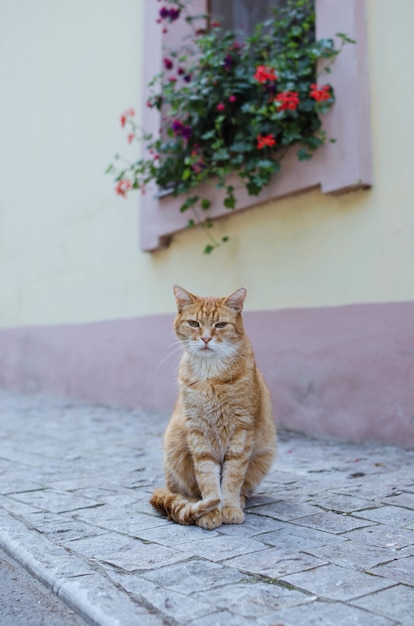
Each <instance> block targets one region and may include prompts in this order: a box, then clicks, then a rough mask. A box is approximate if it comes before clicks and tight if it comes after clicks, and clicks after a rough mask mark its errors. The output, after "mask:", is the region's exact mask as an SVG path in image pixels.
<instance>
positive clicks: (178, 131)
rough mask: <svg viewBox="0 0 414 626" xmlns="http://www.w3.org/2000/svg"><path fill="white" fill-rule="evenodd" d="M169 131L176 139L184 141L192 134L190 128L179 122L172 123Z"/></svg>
mask: <svg viewBox="0 0 414 626" xmlns="http://www.w3.org/2000/svg"><path fill="white" fill-rule="evenodd" d="M171 130H172V131H173V133H174V135H175V136H176V137H184V139H189V138H190V137H191V135H192V133H193V129H192V128H191V126H186V125H185V124H183V122H181V121H180V120H173V121H172V124H171Z"/></svg>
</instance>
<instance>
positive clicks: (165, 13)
mask: <svg viewBox="0 0 414 626" xmlns="http://www.w3.org/2000/svg"><path fill="white" fill-rule="evenodd" d="M179 17H180V9H179V8H177V7H173V8H172V9H167V7H162V8H161V9H160V18H161V19H162V20H168V21H170V22H175V20H178V18H179Z"/></svg>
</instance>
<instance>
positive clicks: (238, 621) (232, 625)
mask: <svg viewBox="0 0 414 626" xmlns="http://www.w3.org/2000/svg"><path fill="white" fill-rule="evenodd" d="M254 623H255V624H258V621H257V619H256V620H255V621H254ZM186 624H191V626H252V620H251V618H249V617H242V616H241V615H234V614H233V613H230V611H217V612H215V613H210V614H209V615H205V616H204V617H200V618H197V619H195V620H190V621H188V622H186Z"/></svg>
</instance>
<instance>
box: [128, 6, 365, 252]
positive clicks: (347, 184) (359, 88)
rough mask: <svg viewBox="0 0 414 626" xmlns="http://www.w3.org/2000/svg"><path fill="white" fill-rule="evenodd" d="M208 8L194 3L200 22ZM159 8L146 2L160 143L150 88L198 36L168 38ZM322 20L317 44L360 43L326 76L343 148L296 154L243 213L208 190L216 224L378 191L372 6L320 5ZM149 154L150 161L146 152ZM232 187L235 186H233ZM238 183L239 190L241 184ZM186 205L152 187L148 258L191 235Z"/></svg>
mask: <svg viewBox="0 0 414 626" xmlns="http://www.w3.org/2000/svg"><path fill="white" fill-rule="evenodd" d="M207 6H208V0H193V3H192V4H191V7H192V10H193V11H194V13H195V14H202V13H205V12H206V11H207ZM159 7H160V5H159V3H157V2H154V0H145V3H144V21H143V23H144V25H145V28H144V37H143V46H144V53H143V77H142V78H143V103H144V107H143V113H142V124H143V128H144V129H145V132H151V133H153V135H156V134H157V133H158V132H159V127H160V114H159V112H158V111H157V110H155V109H150V108H148V107H146V106H145V103H146V101H147V99H148V95H149V90H148V84H149V82H150V81H151V79H152V78H153V76H154V75H155V74H157V73H159V72H161V71H162V59H163V50H164V49H165V48H167V49H168V48H171V47H174V45H176V44H179V42H180V41H182V39H183V37H185V36H186V34H188V32H189V28H190V27H189V25H188V24H187V23H186V22H185V21H184V20H181V19H180V20H177V22H174V23H173V24H172V25H171V26H169V27H167V29H166V30H167V32H163V27H162V26H160V24H157V19H158V11H159ZM315 13H316V25H315V26H316V38H317V39H321V38H325V37H328V38H330V37H332V36H333V35H334V34H335V33H338V32H341V33H346V34H347V35H348V36H349V37H351V39H355V40H356V42H357V43H356V44H348V45H346V46H345V47H344V49H343V50H342V52H341V54H340V55H339V56H338V57H337V59H336V60H335V62H334V64H333V66H332V71H331V73H330V74H329V75H328V74H327V75H326V76H327V82H329V83H330V84H331V85H332V86H333V87H334V89H335V95H336V102H335V104H334V106H333V107H332V109H331V110H330V111H329V112H328V113H327V114H326V115H325V116H324V118H323V128H324V129H325V130H326V132H327V136H328V138H334V139H335V140H336V141H335V143H330V142H329V141H328V142H327V143H326V144H325V145H324V146H322V147H321V148H319V149H318V150H317V151H316V153H315V154H314V156H313V158H312V159H311V160H309V161H302V162H299V161H298V160H297V157H296V154H295V152H296V151H295V150H294V149H291V150H290V152H289V153H288V154H287V156H286V157H285V159H284V161H283V164H282V169H281V171H280V173H278V174H276V175H275V176H274V177H273V179H272V181H271V182H270V183H269V185H267V186H266V187H265V188H264V189H263V190H262V192H261V193H260V195H259V196H249V195H248V193H247V191H246V190H245V189H244V188H243V189H238V190H237V191H236V198H237V208H236V209H232V210H229V209H226V208H225V207H224V206H223V199H224V190H223V189H218V188H216V186H215V185H214V184H213V183H203V184H202V185H200V187H199V192H197V193H199V194H200V195H202V196H203V197H207V198H209V199H210V201H211V207H210V208H209V210H208V217H209V218H211V219H213V220H214V219H218V218H222V217H228V216H229V215H230V214H231V213H238V212H239V211H244V210H246V209H251V208H253V207H255V206H258V205H260V204H263V203H266V202H270V201H273V200H278V199H281V198H285V197H286V196H289V195H293V194H297V193H302V192H305V191H308V190H310V189H315V188H318V187H319V188H320V189H321V191H322V193H325V194H343V193H347V192H349V191H353V190H357V189H364V188H369V187H370V186H371V185H372V157H371V141H370V103H369V84H368V82H369V81H368V79H369V74H368V50H367V36H366V31H367V28H366V0H335V10H333V7H332V0H315ZM143 150H144V153H143V154H144V156H145V147H144V148H143ZM229 182H230V184H231V180H229ZM233 183H236V184H235V186H238V185H237V177H236V176H235V177H234V180H233ZM182 202H183V198H182V197H181V196H180V197H174V196H173V195H172V194H167V195H165V194H164V195H163V194H159V190H158V189H157V188H156V185H155V184H152V185H148V187H147V190H146V194H145V195H143V196H142V198H141V203H140V248H141V249H142V250H143V251H147V252H150V251H155V250H158V249H160V248H165V247H167V246H168V245H169V243H170V241H171V238H172V236H173V235H174V234H176V233H178V232H180V231H182V230H185V229H186V227H187V223H188V219H189V218H188V215H187V213H184V214H183V213H180V210H179V209H180V206H181V204H182ZM206 215H207V213H206Z"/></svg>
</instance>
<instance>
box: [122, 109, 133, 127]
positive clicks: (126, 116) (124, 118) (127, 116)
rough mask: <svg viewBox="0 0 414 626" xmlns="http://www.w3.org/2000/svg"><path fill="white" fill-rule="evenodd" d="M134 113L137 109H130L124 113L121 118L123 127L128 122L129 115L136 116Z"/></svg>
mask: <svg viewBox="0 0 414 626" xmlns="http://www.w3.org/2000/svg"><path fill="white" fill-rule="evenodd" d="M134 115H135V110H134V109H128V110H127V111H125V112H124V113H122V115H121V118H120V120H121V126H122V128H124V126H125V124H126V122H127V119H128V118H129V117H134Z"/></svg>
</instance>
